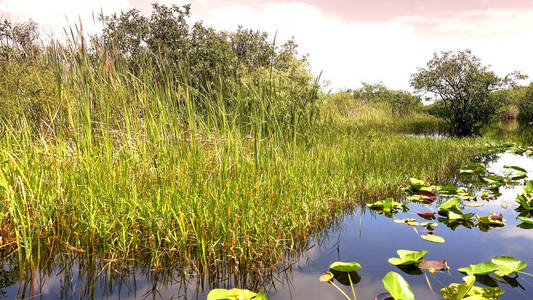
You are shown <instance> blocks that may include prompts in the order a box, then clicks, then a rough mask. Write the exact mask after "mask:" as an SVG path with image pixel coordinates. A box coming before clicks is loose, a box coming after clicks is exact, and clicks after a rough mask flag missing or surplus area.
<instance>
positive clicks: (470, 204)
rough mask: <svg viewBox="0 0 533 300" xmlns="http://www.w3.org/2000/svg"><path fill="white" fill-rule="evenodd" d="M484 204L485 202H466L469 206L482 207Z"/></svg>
mask: <svg viewBox="0 0 533 300" xmlns="http://www.w3.org/2000/svg"><path fill="white" fill-rule="evenodd" d="M483 205H485V203H483V202H473V203H472V202H469V203H465V206H469V207H480V206H483Z"/></svg>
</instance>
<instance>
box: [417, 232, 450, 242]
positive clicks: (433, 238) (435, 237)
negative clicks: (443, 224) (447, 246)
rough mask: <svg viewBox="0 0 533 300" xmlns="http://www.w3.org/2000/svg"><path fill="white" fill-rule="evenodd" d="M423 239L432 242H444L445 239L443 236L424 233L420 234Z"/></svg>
mask: <svg viewBox="0 0 533 300" xmlns="http://www.w3.org/2000/svg"><path fill="white" fill-rule="evenodd" d="M420 237H421V238H422V239H423V240H426V241H429V242H433V243H444V242H446V240H445V239H444V238H443V237H440V236H438V235H434V234H424V235H421V236H420Z"/></svg>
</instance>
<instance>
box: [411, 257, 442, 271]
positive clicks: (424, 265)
mask: <svg viewBox="0 0 533 300" xmlns="http://www.w3.org/2000/svg"><path fill="white" fill-rule="evenodd" d="M418 267H419V268H420V269H422V270H437V271H440V270H446V269H448V265H447V264H446V260H445V259H443V260H425V259H424V260H422V262H421V263H419V264H418Z"/></svg>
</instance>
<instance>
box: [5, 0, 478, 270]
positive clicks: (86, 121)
mask: <svg viewBox="0 0 533 300" xmlns="http://www.w3.org/2000/svg"><path fill="white" fill-rule="evenodd" d="M154 9H155V15H152V17H151V18H150V19H143V20H145V21H146V22H147V24H148V25H147V26H148V27H147V28H148V31H147V33H146V37H145V36H144V35H142V38H144V39H146V40H143V41H144V42H139V43H137V38H134V37H135V36H132V35H131V34H133V33H134V32H140V31H137V30H133V29H132V30H129V31H126V30H124V32H128V34H126V33H124V34H122V33H121V32H123V31H122V28H123V27H124V26H125V24H126V23H127V20H131V19H132V18H133V19H135V18H137V17H136V13H135V12H130V14H131V17H125V16H116V17H115V16H111V17H109V18H104V20H105V22H106V24H107V27H106V28H107V30H106V31H104V35H103V36H102V37H101V38H100V39H98V37H93V38H92V42H91V43H86V42H84V39H82V38H81V36H77V35H75V34H73V35H72V36H71V37H70V42H69V43H67V44H59V43H54V44H51V45H49V46H47V47H45V48H42V49H40V50H39V51H36V52H34V53H33V54H31V55H25V56H19V57H17V58H16V59H14V58H13V59H11V58H10V59H4V60H2V61H1V62H0V68H1V70H2V72H0V77H1V80H0V82H2V84H1V86H0V101H1V102H2V105H1V106H0V120H1V121H0V124H1V125H0V126H1V127H2V130H1V132H2V134H1V135H0V149H1V151H0V162H1V168H0V202H1V207H2V210H1V211H0V224H2V227H1V228H0V229H1V232H0V235H1V236H2V237H3V241H6V242H5V243H3V245H2V246H1V247H2V248H4V249H6V248H7V247H9V248H10V249H13V250H15V252H14V253H16V254H17V255H18V256H19V259H20V260H21V261H26V260H33V259H35V258H36V257H39V253H40V251H41V250H40V249H45V248H50V249H51V248H54V249H61V248H63V249H68V250H70V251H79V252H86V253H91V254H94V255H98V256H100V257H103V258H113V259H116V258H119V257H123V258H136V259H139V260H144V261H148V262H150V263H151V264H152V265H155V266H158V265H162V264H163V263H165V262H166V263H171V262H173V263H174V262H175V263H178V262H186V263H189V264H192V265H194V266H196V267H197V268H198V270H199V271H203V270H206V269H207V268H211V267H213V266H214V265H215V263H216V262H220V261H223V262H226V263H236V262H238V263H239V266H240V268H251V269H253V268H255V267H258V266H263V265H272V264H274V263H276V262H277V261H278V260H279V259H280V257H281V256H282V254H283V253H286V251H287V249H297V248H298V247H299V245H300V244H302V243H304V241H305V240H306V238H307V237H308V235H309V234H311V233H313V232H315V231H316V230H318V229H319V228H320V227H322V226H326V225H327V224H328V221H329V220H331V218H332V217H333V216H334V215H335V214H338V213H340V212H342V211H344V210H345V209H347V208H349V207H352V206H353V205H355V203H356V202H358V201H363V202H364V201H367V200H368V199H374V198H376V197H382V196H385V195H388V194H391V193H392V194H394V193H395V192H396V187H397V186H399V185H401V184H402V183H404V182H405V181H406V179H407V178H408V176H411V175H414V176H417V177H420V178H425V179H428V180H435V179H438V178H444V177H446V176H447V175H448V174H449V172H450V171H451V170H453V169H454V167H455V166H457V165H459V164H461V163H463V162H464V161H465V160H466V159H467V158H468V157H469V156H471V155H472V153H475V152H476V151H480V149H481V148H482V145H483V143H484V142H483V141H481V140H472V139H465V140H456V139H442V140H414V139H413V138H409V137H399V136H397V135H396V134H394V133H393V132H392V131H395V132H406V131H408V130H409V128H419V127H420V126H419V123H417V122H418V120H423V123H424V127H425V126H426V125H427V124H438V122H437V121H435V119H432V118H428V117H423V116H420V117H416V116H417V115H416V114H415V115H414V116H415V117H413V118H408V119H406V118H402V117H400V116H395V117H393V118H391V115H390V114H389V113H387V110H384V111H383V112H380V110H379V107H374V108H372V109H364V108H362V104H358V105H356V106H354V107H352V108H347V109H346V110H344V111H342V110H339V109H338V110H336V111H334V112H333V113H332V114H325V112H326V109H324V107H325V105H326V104H327V103H329V101H330V97H333V98H335V97H336V96H334V95H331V96H330V95H321V94H320V93H319V90H318V86H317V84H316V81H315V80H314V79H313V78H312V77H310V75H309V74H310V73H309V70H308V69H307V68H306V65H305V62H304V60H303V58H297V57H296V53H295V52H294V51H295V50H294V49H295V48H296V47H295V45H294V44H291V43H289V44H287V46H284V47H281V48H279V49H278V48H275V47H274V48H273V52H271V53H272V54H271V55H272V56H271V57H270V58H269V60H268V61H269V62H270V63H271V65H269V66H268V67H266V66H264V65H262V63H259V62H257V59H258V58H257V57H256V55H255V54H257V53H263V49H262V48H261V47H263V46H265V45H266V44H265V43H259V44H261V45H263V46H261V47H259V48H258V49H257V50H254V51H255V52H246V53H244V54H242V51H241V50H242V49H241V48H239V47H237V46H232V47H225V46H224V47H222V46H221V48H220V49H227V51H229V52H227V53H228V55H229V54H231V53H233V54H235V56H237V57H238V59H237V60H236V61H237V62H238V63H236V64H235V65H233V67H234V69H232V68H229V69H225V68H222V67H221V69H220V68H218V67H206V68H202V66H203V65H204V64H207V65H208V64H210V62H209V59H210V56H207V57H206V60H205V61H197V62H194V61H195V60H193V59H192V58H193V57H194V56H193V54H194V53H196V52H195V51H200V49H204V48H205V46H204V45H205V44H202V43H200V40H198V38H200V37H205V35H196V34H194V32H195V31H194V30H195V29H194V28H193V30H192V32H193V33H192V34H191V31H186V30H185V29H186V28H187V26H185V25H184V24H185V23H183V22H184V21H183V20H184V19H186V15H187V10H186V8H185V10H179V9H178V8H176V7H172V8H168V7H163V6H155V7H154ZM139 18H140V16H139ZM145 21H143V22H140V23H139V24H145V23H144V22H145ZM171 21H172V22H171ZM158 22H163V23H158ZM169 22H170V23H169ZM167 23H169V24H170V25H169V26H175V28H176V30H177V31H179V32H180V33H182V34H180V35H178V34H177V35H176V36H175V39H176V41H178V40H179V39H184V41H185V42H184V43H185V45H187V48H173V47H174V45H175V43H172V44H170V45H168V48H165V47H167V46H165V44H164V42H165V41H161V40H158V39H157V36H156V32H157V28H159V27H158V26H163V25H162V24H167ZM136 26H137V25H136ZM143 26H144V25H143ZM165 26H166V25H165ZM200 26H201V24H196V25H195V28H196V30H200ZM135 28H136V27H135ZM182 29H183V30H182ZM204 29H206V28H204ZM206 30H207V32H209V33H210V34H211V37H209V38H206V40H205V42H209V43H211V42H215V41H219V42H221V43H222V42H223V41H225V42H224V43H226V42H227V43H230V41H233V43H234V44H236V45H243V46H242V47H244V49H246V50H250V49H254V47H253V46H249V42H250V41H249V40H247V39H248V38H249V39H252V41H251V42H253V41H256V38H257V39H258V40H260V41H261V40H262V39H263V38H262V35H261V34H259V35H256V34H255V33H252V32H250V31H245V30H239V31H238V32H237V33H220V32H215V31H213V30H212V29H206ZM186 32H188V34H185V33H186ZM119 33H120V34H119ZM169 34H170V33H169ZM114 35H118V36H119V37H120V38H119V37H117V38H111V37H113V36H114ZM224 36H225V37H226V38H227V39H223V38H221V37H224ZM265 39H266V37H265ZM123 40H124V42H122V41H123ZM113 41H114V42H116V43H118V44H119V45H118V46H116V45H114V42H113ZM119 41H120V42H119ZM128 43H129V44H128ZM157 43H162V44H157ZM176 43H178V42H176ZM234 44H231V45H234ZM252 44H253V45H255V44H254V43H252ZM125 45H128V46H125ZM132 45H137V47H133V46H132ZM151 45H152V46H151ZM153 45H157V46H153ZM195 45H196V46H195ZM228 45H230V44H228ZM268 45H270V44H268ZM119 46H120V47H119ZM269 47H270V46H269ZM183 49H187V50H186V51H185V50H184V51H185V53H187V55H185V57H182V56H181V55H182V53H183V52H184V51H182V50H183ZM220 49H219V50H220ZM239 49H241V50H239ZM288 49H289V50H288ZM291 49H292V50H291ZM156 50H157V51H158V52H157V53H155V52H156ZM163 50H164V51H163ZM159 51H160V52H159ZM250 51H251V50H250ZM239 53H241V54H242V56H240V58H239V56H238V55H237V54H239ZM213 55H214V54H213ZM198 57H199V56H198ZM213 57H215V56H211V58H213ZM171 58H175V59H176V60H177V61H173V60H171ZM259 61H262V60H261V59H259ZM272 62H274V64H272ZM282 62H283V63H282ZM243 68H244V69H245V71H242V72H241V71H240V70H242V69H243ZM198 70H200V71H198ZM207 70H210V71H211V72H210V73H209V74H207V75H206V73H204V71H207ZM228 70H231V71H234V76H226V75H227V73H226V72H227V71H228ZM375 112H380V114H379V115H378V116H377V117H376V115H375V114H374V113H375ZM326 116H327V117H326ZM381 116H383V117H381ZM383 128H386V129H387V131H389V130H391V132H385V131H384V130H383ZM302 162H305V163H302ZM328 199H329V200H328Z"/></svg>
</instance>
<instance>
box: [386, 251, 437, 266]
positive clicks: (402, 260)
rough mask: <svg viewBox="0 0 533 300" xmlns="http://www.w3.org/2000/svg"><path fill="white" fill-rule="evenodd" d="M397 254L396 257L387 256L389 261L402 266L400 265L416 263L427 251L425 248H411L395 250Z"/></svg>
mask: <svg viewBox="0 0 533 300" xmlns="http://www.w3.org/2000/svg"><path fill="white" fill-rule="evenodd" d="M396 253H397V254H398V256H399V258H398V257H391V258H389V260H388V261H389V263H391V264H393V265H395V266H402V265H412V264H418V263H419V262H420V261H422V258H423V257H424V255H426V254H427V253H428V252H427V251H426V250H422V251H411V250H398V251H396Z"/></svg>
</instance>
